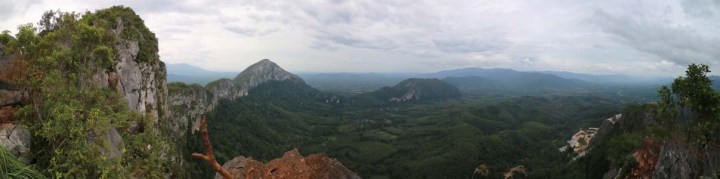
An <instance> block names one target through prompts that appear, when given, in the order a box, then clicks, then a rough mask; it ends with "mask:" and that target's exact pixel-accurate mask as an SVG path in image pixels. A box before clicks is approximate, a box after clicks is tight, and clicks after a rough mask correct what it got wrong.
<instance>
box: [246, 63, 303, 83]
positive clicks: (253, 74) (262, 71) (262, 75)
mask: <svg viewBox="0 0 720 179" xmlns="http://www.w3.org/2000/svg"><path fill="white" fill-rule="evenodd" d="M271 80H276V81H283V80H292V81H297V82H303V83H304V81H303V80H302V79H300V77H298V76H296V75H294V74H292V73H290V72H287V71H285V70H284V69H283V68H282V67H280V66H279V65H277V64H276V63H275V62H272V61H270V60H268V59H263V60H260V61H259V62H257V63H255V64H253V65H250V66H249V67H247V68H246V69H245V70H243V71H242V72H240V74H238V75H237V76H236V77H235V79H233V81H234V82H235V84H238V85H240V86H241V87H242V88H244V89H250V88H253V87H255V86H257V85H259V84H261V83H264V82H266V81H271Z"/></svg>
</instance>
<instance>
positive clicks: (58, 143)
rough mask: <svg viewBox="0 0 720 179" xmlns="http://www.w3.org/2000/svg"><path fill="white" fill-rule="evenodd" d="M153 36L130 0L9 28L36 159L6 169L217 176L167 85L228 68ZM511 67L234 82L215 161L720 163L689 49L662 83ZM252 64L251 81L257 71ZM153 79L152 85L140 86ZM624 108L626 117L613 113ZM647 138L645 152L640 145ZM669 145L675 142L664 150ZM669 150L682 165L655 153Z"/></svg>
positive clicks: (532, 172) (474, 174)
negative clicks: (378, 79)
mask: <svg viewBox="0 0 720 179" xmlns="http://www.w3.org/2000/svg"><path fill="white" fill-rule="evenodd" d="M133 50H134V51H135V52H134V53H128V52H127V51H133ZM158 51H159V48H158V39H157V37H156V36H155V34H154V33H153V32H152V31H150V30H149V29H148V28H147V27H146V26H145V24H144V21H143V20H142V19H141V18H140V16H138V15H137V14H135V12H134V11H133V10H132V9H130V8H127V7H122V6H115V7H112V8H108V9H103V10H97V11H95V12H85V13H75V12H62V11H47V12H46V13H45V14H43V15H42V18H41V21H40V22H39V23H38V24H37V25H34V24H23V25H20V26H19V27H18V29H17V33H15V34H11V33H10V31H3V32H2V33H0V52H1V53H0V57H2V58H3V59H4V58H5V57H8V58H12V59H14V61H13V62H12V63H11V64H8V65H9V67H10V68H9V70H6V71H2V73H0V87H2V89H3V90H6V88H7V89H12V90H17V91H21V92H20V94H21V95H20V96H21V98H22V100H20V101H18V102H14V103H12V104H10V105H8V106H2V108H0V109H2V110H7V111H12V112H14V113H13V114H12V115H11V117H8V119H11V120H7V121H1V122H3V124H5V123H13V124H17V125H19V126H23V127H25V128H27V130H28V131H29V135H30V136H31V138H32V145H31V147H30V149H29V151H30V154H31V156H32V160H31V161H30V162H29V163H23V162H21V161H20V160H19V159H18V158H17V157H16V156H13V154H12V153H11V152H10V150H9V149H5V148H4V147H1V146H0V178H211V177H214V176H215V173H216V171H215V170H214V169H213V168H212V167H211V166H210V165H208V163H207V162H206V161H205V160H201V159H197V158H192V157H191V154H192V153H196V152H204V151H205V150H206V148H205V146H203V144H204V143H203V140H202V137H201V132H197V131H193V129H192V127H187V128H182V129H183V130H184V131H173V130H178V129H176V128H173V127H172V125H175V124H171V122H177V121H174V120H176V119H169V118H170V117H169V116H173V115H170V114H185V113H186V112H187V111H185V110H186V109H185V108H168V107H167V106H171V105H176V104H168V103H169V102H168V101H167V100H168V98H170V97H168V96H173V97H178V96H181V97H182V96H183V95H185V96H189V95H195V94H194V93H193V92H196V91H201V94H200V95H201V96H202V98H201V99H203V100H206V101H212V100H213V99H216V98H215V97H217V96H220V95H221V92H224V91H221V90H228V89H219V88H221V87H223V85H228V84H223V83H222V82H223V80H225V81H230V80H228V79H223V80H218V81H215V82H211V83H209V85H208V86H205V87H203V86H201V85H198V84H184V83H181V82H174V83H170V84H165V81H166V74H167V73H166V71H165V64H164V63H163V62H162V61H161V60H160V56H159V55H158ZM123 54H125V55H123ZM127 54H132V55H129V56H131V58H132V59H131V61H132V63H131V64H135V65H136V66H141V67H142V69H144V70H148V69H150V70H153V71H151V72H148V71H142V72H138V73H142V74H139V75H137V76H140V77H138V78H139V79H138V81H143V82H147V81H151V82H148V83H147V84H151V85H148V86H140V87H138V88H137V89H133V90H130V92H125V91H123V90H125V88H124V87H123V86H122V85H126V84H123V83H119V82H118V79H117V78H121V77H117V76H113V75H116V74H120V70H125V69H122V68H120V67H118V64H119V63H120V60H121V58H123V56H128V55H127ZM0 60H1V59H0ZM264 61H265V63H266V64H267V63H272V64H274V63H273V62H269V60H264ZM272 67H273V68H277V69H280V67H274V66H272ZM123 68H124V67H123ZM280 70H282V69H280ZM282 71H283V72H284V70H282ZM274 72H277V71H272V72H269V74H270V75H269V76H272V75H275V74H274ZM150 73H152V74H155V73H157V75H149V74H150ZM258 73H263V72H258ZM517 73H520V74H522V75H521V76H518V77H517V79H518V80H511V79H506V81H498V80H497V79H492V80H491V79H486V78H481V77H472V76H468V77H449V78H445V79H437V78H427V79H425V78H423V79H421V78H410V79H407V80H404V81H401V82H399V83H398V84H397V85H395V86H392V87H390V86H388V87H382V88H379V89H377V90H375V91H372V92H363V93H359V94H356V93H353V92H348V91H343V92H341V93H342V94H336V93H333V92H328V91H320V90H318V89H316V88H314V87H313V86H310V85H308V84H306V83H305V82H304V81H303V80H302V79H299V77H296V76H294V75H292V74H290V76H291V79H292V80H275V79H274V77H276V76H272V77H273V78H270V79H271V80H266V81H261V82H260V83H258V84H257V86H253V87H252V88H250V89H247V91H241V90H245V89H240V90H239V91H230V92H228V93H233V92H234V93H237V94H238V97H237V98H233V99H227V98H225V99H218V100H217V104H212V105H214V108H212V110H209V111H206V113H205V112H203V116H205V117H206V118H207V119H208V121H207V122H208V129H209V136H210V139H211V140H212V148H213V150H214V154H215V155H214V156H215V158H216V159H217V161H218V162H219V163H220V164H223V163H225V162H227V161H230V160H232V159H233V158H235V157H237V156H247V157H252V158H254V159H257V160H259V161H262V162H268V161H271V160H272V159H275V158H278V157H281V156H282V155H283V153H284V152H286V151H290V150H292V149H295V148H297V149H299V151H300V152H301V153H302V154H303V155H308V154H315V153H324V154H327V155H328V156H329V157H331V158H335V159H337V160H339V161H340V162H341V163H342V164H343V165H344V166H345V167H347V168H348V169H350V170H351V171H353V172H355V173H357V174H358V175H360V176H362V177H363V178H378V179H382V178H504V177H505V176H506V174H507V173H508V171H512V170H517V171H520V173H523V175H524V176H525V177H527V178H603V177H604V176H608V177H613V176H620V177H630V178H633V177H639V176H648V175H650V174H652V172H653V170H661V171H654V172H655V173H658V172H665V173H673V172H675V169H677V168H682V169H687V170H689V171H691V173H690V174H687V175H683V176H691V178H701V177H709V178H718V177H720V168H718V166H720V155H719V154H720V147H718V146H720V93H718V92H717V91H716V90H715V88H714V87H716V86H717V85H718V84H716V83H713V79H716V78H717V77H712V76H709V74H710V73H711V70H710V67H709V66H708V65H704V64H689V65H687V69H686V71H685V74H678V75H681V76H679V77H677V78H675V79H674V80H673V81H671V82H669V83H668V84H666V85H665V86H663V85H658V86H652V85H647V84H643V85H639V86H633V87H627V86H624V85H614V86H613V85H604V84H588V83H585V82H581V81H579V80H568V79H562V78H560V77H557V76H552V75H539V76H538V74H537V73H521V72H517ZM263 74H264V73H263ZM288 74H289V73H288ZM103 75H104V76H103ZM247 75H248V76H247V77H246V79H245V78H243V79H241V80H247V81H250V80H254V79H255V78H256V77H257V76H253V75H256V74H254V73H247ZM282 75H287V74H281V75H279V76H282ZM105 76H107V79H105V78H102V77H105ZM118 76H121V75H118ZM128 78H130V77H128ZM296 78H297V79H296ZM317 78H324V77H317ZM97 79H102V80H97ZM551 80H554V81H553V83H543V82H547V81H551ZM98 81H100V82H98ZM233 82H234V84H241V83H239V82H238V81H233ZM233 82H231V84H229V85H232V84H233ZM243 82H245V81H243ZM253 82H256V81H253ZM143 84H145V83H143ZM246 84H250V83H249V82H248V83H246ZM323 85H329V84H323ZM349 85H351V84H347V82H346V83H342V85H341V86H343V87H344V86H349ZM376 85H377V84H376V83H371V86H376ZM329 86H332V85H329ZM368 86H370V85H368ZM211 87H212V88H211ZM228 88H229V89H231V90H238V89H237V88H238V87H237V86H233V87H232V88H230V87H228ZM618 89H622V90H618ZM649 89H651V90H649ZM213 90H215V91H213ZM623 90H624V91H623ZM146 91H152V93H153V94H152V95H156V96H153V97H156V98H141V99H136V98H133V95H135V94H136V93H137V94H139V95H140V94H142V92H146ZM218 91H220V92H218ZM619 91H623V94H622V95H619V93H620V92H619ZM212 92H217V93H216V94H213V93H212ZM168 93H169V94H168ZM241 94H242V95H241ZM145 95H147V94H145ZM163 95H164V96H163ZM222 95H227V94H222ZM128 96H130V97H128ZM140 96H142V95H140ZM145 97H147V96H145ZM138 98H140V97H138ZM400 98H403V99H408V100H406V101H405V100H398V99H400ZM131 99H132V100H134V101H130V100H131ZM145 99H152V102H147V101H143V100H145ZM148 101H149V100H148ZM178 101H180V102H183V101H181V100H176V101H174V102H177V103H180V102H178ZM134 102H137V104H141V105H143V106H134V107H131V104H135V103H134ZM189 103H190V105H208V104H210V103H209V102H208V104H200V103H198V102H197V101H191V102H189ZM176 106H177V105H176ZM139 109H142V110H139ZM152 111H154V112H152ZM0 114H4V113H0ZM616 114H621V116H622V118H621V119H617V120H616V121H612V120H610V119H608V118H612V117H613V116H615V115H616ZM176 116H180V115H176ZM0 117H5V116H0ZM0 119H3V120H5V118H0ZM190 120H192V119H190ZM182 122H185V123H190V124H186V125H188V126H191V125H192V124H191V123H192V121H181V122H179V123H182ZM598 127H599V129H597V133H595V134H594V135H595V136H594V138H593V139H592V140H591V143H590V144H588V146H589V149H588V150H586V151H585V152H584V153H582V154H577V153H574V152H573V151H572V150H562V149H561V148H563V147H564V146H567V145H568V140H570V139H571V137H573V134H574V133H576V132H578V130H579V129H588V128H598ZM178 133H180V135H178ZM178 136H181V137H182V138H180V139H178ZM647 151H649V152H647ZM668 151H669V152H668ZM642 152H646V153H651V155H650V156H651V157H650V159H647V158H643V157H638V156H640V154H643V153H642ZM673 152H675V153H679V154H677V155H675V154H667V153H673ZM664 154H667V155H664ZM680 155H681V156H680ZM678 156H679V157H678ZM652 157H655V158H652ZM640 159H643V160H640ZM645 159H647V160H645ZM669 160H674V161H680V162H677V163H681V164H684V165H682V166H680V165H678V166H672V167H669V168H668V167H665V168H663V166H659V167H657V168H656V167H654V166H655V165H654V164H655V163H651V164H652V165H651V167H650V168H651V169H648V167H647V166H646V164H648V162H647V161H651V162H656V163H657V162H667V161H669ZM643 166H645V168H642V167H643ZM673 167H675V168H673ZM683 167H684V168H683ZM649 173H650V174H649Z"/></svg>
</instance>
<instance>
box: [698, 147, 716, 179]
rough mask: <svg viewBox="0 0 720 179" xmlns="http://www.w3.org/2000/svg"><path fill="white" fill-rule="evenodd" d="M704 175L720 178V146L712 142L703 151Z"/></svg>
mask: <svg viewBox="0 0 720 179" xmlns="http://www.w3.org/2000/svg"><path fill="white" fill-rule="evenodd" d="M702 157H703V159H704V160H705V161H704V162H703V176H705V177H711V178H720V147H718V146H716V145H712V144H708V145H706V146H705V149H704V151H703V156H702Z"/></svg>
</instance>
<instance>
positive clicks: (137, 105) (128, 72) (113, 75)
mask: <svg viewBox="0 0 720 179" xmlns="http://www.w3.org/2000/svg"><path fill="white" fill-rule="evenodd" d="M125 18H133V17H125ZM125 18H122V17H118V25H117V27H116V28H115V29H111V30H112V32H113V33H114V35H115V39H116V41H117V42H116V43H115V44H116V45H115V50H116V51H117V57H118V58H117V63H116V64H115V65H114V67H113V68H112V69H109V70H101V71H99V72H97V73H96V74H95V75H94V76H93V82H94V83H95V84H98V85H100V86H103V87H108V88H114V89H116V90H117V91H118V92H119V93H120V94H122V95H123V97H124V98H125V99H126V100H127V103H128V107H129V108H130V109H131V110H133V111H136V112H139V113H143V114H145V113H148V114H150V115H152V116H153V119H154V122H158V120H160V119H162V118H163V117H165V116H163V114H166V113H167V111H164V110H166V109H167V107H166V106H165V105H166V103H164V101H165V98H166V96H167V89H166V84H165V83H166V82H165V80H166V79H165V77H166V74H167V71H166V69H165V64H164V63H163V62H162V61H160V60H159V56H158V54H157V52H158V51H157V48H154V49H150V53H149V54H145V55H146V56H144V58H150V59H151V60H147V59H146V60H140V59H139V57H140V53H141V47H140V46H141V45H140V43H141V40H145V39H148V38H149V39H155V34H152V33H145V34H140V35H139V36H140V37H136V38H123V37H124V36H123V33H124V31H125V30H131V31H137V29H134V28H140V27H126V26H125V24H126V23H125V22H126V21H130V20H131V19H125ZM135 25H137V24H135ZM142 28H145V27H144V25H143V27H142ZM143 36H152V37H143ZM155 43H157V42H155ZM144 48H147V47H144ZM142 50H147V49H142ZM147 56H150V57H147Z"/></svg>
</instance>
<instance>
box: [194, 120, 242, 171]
mask: <svg viewBox="0 0 720 179" xmlns="http://www.w3.org/2000/svg"><path fill="white" fill-rule="evenodd" d="M200 132H201V135H202V137H203V144H205V155H203V154H199V153H193V154H192V156H193V157H195V158H199V159H203V160H206V161H207V162H208V163H210V165H211V166H212V167H213V168H214V169H215V171H217V172H218V173H220V175H222V176H223V178H225V179H232V176H230V173H228V171H227V170H225V168H223V167H222V165H220V164H219V163H218V162H217V161H216V160H215V155H213V150H212V145H210V136H209V135H208V128H207V120H206V119H205V115H203V117H202V121H200Z"/></svg>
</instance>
